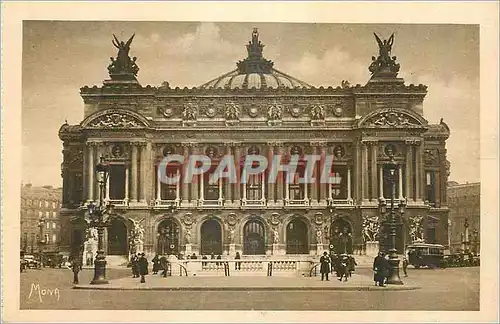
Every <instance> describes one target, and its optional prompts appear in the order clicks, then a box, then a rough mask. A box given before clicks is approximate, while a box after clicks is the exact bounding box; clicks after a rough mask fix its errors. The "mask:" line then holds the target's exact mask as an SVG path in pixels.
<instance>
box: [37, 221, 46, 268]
mask: <svg viewBox="0 0 500 324" xmlns="http://www.w3.org/2000/svg"><path fill="white" fill-rule="evenodd" d="M44 227H45V217H43V216H41V217H40V218H39V219H38V229H39V230H40V239H39V240H38V253H39V254H40V265H41V266H42V267H43V257H42V254H43V244H44V243H45V238H44V236H43V228H44Z"/></svg>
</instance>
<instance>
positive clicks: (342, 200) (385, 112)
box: [59, 30, 450, 257]
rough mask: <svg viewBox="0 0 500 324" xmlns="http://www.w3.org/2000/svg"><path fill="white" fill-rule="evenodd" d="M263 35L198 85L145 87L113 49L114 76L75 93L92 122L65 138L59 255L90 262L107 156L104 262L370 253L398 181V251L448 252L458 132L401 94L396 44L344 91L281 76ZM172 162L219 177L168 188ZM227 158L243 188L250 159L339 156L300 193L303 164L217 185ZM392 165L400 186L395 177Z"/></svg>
mask: <svg viewBox="0 0 500 324" xmlns="http://www.w3.org/2000/svg"><path fill="white" fill-rule="evenodd" d="M259 37H260V36H259V33H258V31H257V30H254V32H253V33H252V35H251V40H250V41H249V42H248V44H247V45H246V49H247V54H248V55H247V57H246V58H245V59H243V60H241V61H239V62H237V63H236V68H235V69H233V70H230V71H229V72H228V73H225V74H224V75H221V76H218V77H214V78H213V79H212V80H210V81H208V82H206V83H203V84H201V85H200V86H199V87H194V88H179V87H175V88H174V87H171V86H170V85H169V83H168V82H164V83H163V84H162V85H161V86H159V87H154V86H149V85H147V86H143V85H141V84H140V83H139V81H138V80H137V78H136V75H137V72H138V67H137V63H136V58H135V57H134V59H133V60H132V59H130V57H129V56H128V51H129V50H130V44H131V40H129V42H127V43H126V44H125V43H124V42H122V44H121V45H120V46H118V47H119V48H120V49H119V52H118V55H117V57H116V58H113V59H112V62H111V64H110V65H109V66H108V71H109V75H110V79H109V80H104V83H103V85H102V86H100V87H98V86H92V87H88V86H84V87H82V88H81V89H80V91H81V92H80V93H81V96H82V99H83V102H84V119H83V120H82V121H81V123H79V124H76V125H69V124H67V123H66V124H64V125H62V126H61V128H60V130H59V137H60V139H61V140H62V142H63V148H64V150H63V164H62V169H63V170H62V174H63V209H62V211H61V217H62V226H63V227H64V230H63V232H64V233H61V234H62V237H61V246H62V247H63V248H65V249H67V250H68V251H72V252H73V253H81V252H82V247H83V245H84V244H83V243H84V241H85V240H87V238H88V237H89V235H91V234H89V233H90V232H89V231H88V230H86V229H87V224H88V221H87V220H86V218H88V213H87V206H88V204H89V203H90V202H97V201H99V199H101V197H100V191H99V184H98V182H97V181H96V174H95V166H96V165H97V164H98V163H99V162H100V160H101V158H102V160H103V161H105V162H106V163H109V165H110V176H109V179H108V183H107V185H106V190H105V192H104V193H103V197H102V199H104V200H105V201H106V202H109V203H112V204H113V205H114V206H115V208H114V214H113V215H112V216H111V217H110V219H109V224H108V225H109V226H108V227H107V228H106V231H105V235H104V244H105V250H106V253H107V254H108V255H119V256H126V255H127V254H128V253H129V252H130V251H131V250H133V249H134V250H137V249H140V250H143V251H145V252H146V253H147V254H154V253H196V254H209V253H211V252H213V253H215V254H229V255H231V254H234V253H235V252H237V251H239V252H240V253H241V254H242V255H243V256H244V257H246V256H249V255H269V254H272V255H289V256H294V257H300V256H307V255H315V254H316V253H317V252H318V251H321V252H322V251H323V249H328V247H329V246H330V245H331V246H334V247H335V248H338V247H339V246H342V248H343V249H345V250H346V251H347V252H354V253H356V252H359V253H361V252H362V251H363V249H364V246H365V245H366V242H367V241H383V240H384V239H387V237H386V236H385V237H384V235H383V234H384V233H379V232H380V231H378V230H376V229H377V228H380V226H379V224H380V222H381V221H382V219H383V218H384V217H385V216H380V202H385V203H386V204H388V205H390V199H391V195H392V194H391V192H392V191H391V189H392V182H391V181H395V197H394V198H395V204H396V206H397V205H398V204H399V203H400V202H404V203H405V204H406V210H405V213H404V216H403V218H402V220H401V222H402V230H398V233H397V248H398V250H399V251H400V252H402V251H403V250H404V247H405V245H408V244H410V243H411V242H413V241H415V240H421V239H424V240H426V241H427V242H432V243H442V244H447V242H448V236H447V233H448V208H447V197H446V194H447V191H446V183H447V179H448V163H447V159H446V144H445V143H446V140H447V138H448V137H449V134H450V130H449V128H448V126H447V125H446V124H445V123H444V122H443V121H441V122H440V123H438V124H430V123H429V122H428V121H427V120H426V119H425V118H424V117H423V105H424V98H425V96H426V94H427V86H425V85H421V84H420V85H413V84H412V85H405V83H404V80H403V79H401V78H398V77H397V75H398V71H399V69H400V65H399V64H398V63H396V58H395V57H394V56H392V57H391V55H390V46H392V43H393V41H394V39H393V37H391V40H390V41H389V42H385V43H382V42H381V41H380V42H379V48H376V47H375V46H374V52H376V51H378V52H379V53H380V55H379V56H378V57H377V58H375V57H373V60H372V62H369V63H371V64H367V65H369V71H370V72H371V75H372V76H371V78H370V79H369V80H368V82H367V83H366V84H365V85H359V84H358V85H350V84H349V82H347V81H343V82H342V85H340V86H335V87H326V88H324V87H319V88H317V87H314V86H311V85H310V84H308V83H307V82H304V81H301V80H299V79H297V78H295V77H293V76H290V75H289V74H287V73H285V72H281V71H280V70H278V69H277V67H275V64H274V62H272V61H270V60H268V59H266V58H265V57H264V55H263V48H264V45H263V44H262V43H261V41H260V39H259ZM377 38H378V37H377ZM374 44H375V42H374ZM127 46H128V47H127ZM269 46H272V44H270V45H269ZM372 54H373V53H367V57H368V58H369V57H371V55H372ZM368 61H369V60H368ZM144 64H147V63H144ZM151 64H153V63H151ZM231 65H232V63H231V62H228V67H230V66H231ZM96 68H99V67H96ZM408 68H409V69H411V67H408ZM331 72H332V73H335V71H331ZM170 154H180V155H183V156H185V157H188V156H190V155H191V154H204V155H207V156H209V157H210V159H211V163H212V167H211V168H210V170H209V171H208V172H207V173H205V174H204V175H202V176H197V177H196V179H195V181H193V182H191V183H183V181H182V180H183V177H184V176H185V173H184V171H183V168H182V167H181V166H180V165H173V164H172V165H169V166H168V168H167V170H166V172H167V174H170V175H179V176H180V177H181V182H180V183H179V184H164V183H162V182H161V181H159V180H158V177H157V173H158V167H159V165H160V161H161V160H162V159H163V158H164V157H165V156H168V155H170ZM227 154H229V155H232V156H233V157H234V161H236V163H235V168H236V173H237V175H238V176H239V177H240V178H241V176H242V174H241V172H242V171H241V170H242V162H241V161H244V160H245V157H246V156H247V155H253V154H260V155H264V156H268V157H272V156H273V155H280V156H281V159H282V163H287V161H289V160H290V159H291V158H292V157H294V156H299V157H302V156H304V155H305V154H318V155H321V156H322V157H324V156H326V155H332V156H333V157H334V158H333V159H334V160H333V166H332V168H331V170H329V171H330V174H331V175H332V177H334V178H335V179H336V180H335V181H334V182H333V183H330V184H326V183H310V184H304V183H300V182H299V181H297V179H298V178H300V177H301V176H303V174H304V166H303V165H301V164H300V163H299V167H298V168H297V171H296V174H295V175H294V177H293V178H294V179H295V180H293V181H292V182H290V183H288V182H286V181H285V179H286V174H283V173H280V174H279V175H278V180H277V182H276V183H275V182H269V181H268V179H269V174H268V173H263V174H261V175H258V176H253V177H250V179H249V181H248V182H247V183H241V181H238V183H229V182H228V181H227V180H221V181H218V182H216V183H211V182H210V181H208V180H209V177H210V176H211V173H213V172H214V171H215V169H216V167H217V165H218V163H219V162H220V160H221V158H222V156H223V155H227ZM392 162H394V163H395V164H396V166H395V168H396V173H395V174H394V176H395V178H390V175H389V172H390V170H389V164H390V163H392ZM321 163H322V161H320V162H318V166H320V165H321ZM316 172H317V171H316ZM391 179H392V180H391ZM374 229H375V230H374Z"/></svg>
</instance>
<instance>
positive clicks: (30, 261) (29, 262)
mask: <svg viewBox="0 0 500 324" xmlns="http://www.w3.org/2000/svg"><path fill="white" fill-rule="evenodd" d="M24 261H25V262H26V266H27V268H30V269H33V268H40V266H41V264H40V262H39V261H38V260H36V259H35V257H34V256H33V255H28V254H26V255H24Z"/></svg>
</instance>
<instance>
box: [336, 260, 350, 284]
mask: <svg viewBox="0 0 500 324" xmlns="http://www.w3.org/2000/svg"><path fill="white" fill-rule="evenodd" d="M338 273H339V274H340V276H339V278H338V279H339V281H342V277H345V280H344V281H347V276H348V274H349V265H348V259H347V255H346V254H342V255H341V257H340V261H339V270H338Z"/></svg>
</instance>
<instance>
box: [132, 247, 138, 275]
mask: <svg viewBox="0 0 500 324" xmlns="http://www.w3.org/2000/svg"><path fill="white" fill-rule="evenodd" d="M138 261H139V258H138V256H137V254H136V253H134V254H133V255H132V260H131V263H132V278H138V277H139V263H138Z"/></svg>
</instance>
